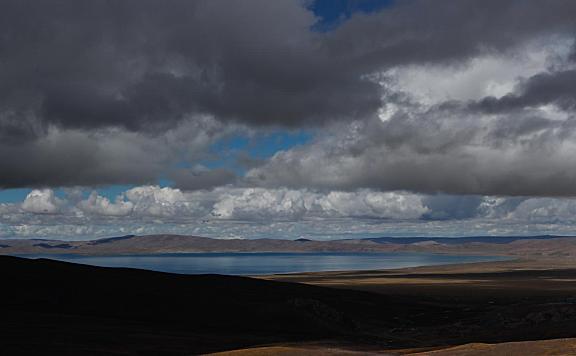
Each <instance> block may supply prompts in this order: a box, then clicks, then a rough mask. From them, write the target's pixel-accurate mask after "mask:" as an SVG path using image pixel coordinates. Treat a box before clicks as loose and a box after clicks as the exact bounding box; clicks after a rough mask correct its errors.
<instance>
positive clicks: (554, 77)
mask: <svg viewBox="0 0 576 356" xmlns="http://www.w3.org/2000/svg"><path fill="white" fill-rule="evenodd" d="M549 104H554V105H556V106H557V107H559V108H561V109H562V110H565V111H568V112H573V111H574V109H576V70H564V71H557V72H551V73H541V74H538V75H535V76H533V77H531V78H529V79H528V80H526V81H525V82H524V83H522V85H520V87H519V88H518V92H516V93H512V94H508V95H506V96H504V97H502V98H498V99H497V98H494V97H488V98H484V99H483V100H481V101H479V102H478V103H474V104H472V105H471V108H472V109H474V110H482V111H485V112H488V113H498V112H506V111H512V110H521V109H525V108H533V107H538V106H542V105H549Z"/></svg>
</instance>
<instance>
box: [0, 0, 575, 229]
mask: <svg viewBox="0 0 576 356" xmlns="http://www.w3.org/2000/svg"><path fill="white" fill-rule="evenodd" d="M574 13H576V2H574V1H572V0H547V1H541V0H444V1H435V0H395V1H392V0H386V1H385V0H306V1H304V0H275V1H269V0H171V1H170V4H169V5H168V4H167V3H166V2H164V1H159V0H110V1H96V2H95V1H91V0H74V1H72V0H45V1H41V2H38V1H28V0H24V1H23V0H0V34H1V35H0V238H60V239H67V240H69V239H91V238H96V237H103V236H116V235H122V234H156V233H176V234H188V235H200V236H209V237H217V238H263V237H270V238H300V237H307V238H315V239H322V240H324V239H325V240H328V239H338V238H361V237H373V236H467V235H537V234H561V235H570V234H575V233H576V229H575V228H576V201H575V200H574V196H575V195H576V118H575V113H576V42H575V39H576V38H575V33H576V22H574V18H573V17H574V16H573V14H574Z"/></svg>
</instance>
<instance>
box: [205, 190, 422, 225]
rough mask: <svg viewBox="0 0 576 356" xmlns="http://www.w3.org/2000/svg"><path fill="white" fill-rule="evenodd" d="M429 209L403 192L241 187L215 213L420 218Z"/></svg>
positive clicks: (263, 217) (229, 216) (248, 217)
mask: <svg viewBox="0 0 576 356" xmlns="http://www.w3.org/2000/svg"><path fill="white" fill-rule="evenodd" d="M426 211H427V209H426V208H425V207H424V206H423V204H422V198H421V197H420V196H418V195H415V194H409V193H401V192H387V193H382V192H373V191H369V190H363V191H359V192H355V193H350V192H329V193H316V192H311V191H308V190H290V189H264V188H252V189H238V190H233V191H230V192H229V193H225V194H223V195H222V196H221V197H220V199H219V200H218V201H217V202H216V204H215V205H214V210H213V215H215V216H217V217H220V218H224V219H239V220H242V219H246V220H266V219H285V220H297V219H301V218H304V217H328V218H333V217H367V218H383V219H418V218H419V217H420V216H422V214H424V213H425V212H426Z"/></svg>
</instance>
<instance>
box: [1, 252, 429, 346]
mask: <svg viewBox="0 0 576 356" xmlns="http://www.w3.org/2000/svg"><path fill="white" fill-rule="evenodd" d="M0 270H1V271H2V275H3V281H2V292H1V293H0V315H1V322H0V335H2V341H1V345H0V348H1V350H2V354H6V355H17V354H60V355H62V354H70V355H100V354H117V355H127V354H129V355H132V354H139V355H190V354H197V353H202V352H210V351H219V350H227V349H234V348H239V347H245V346H251V345H260V344H267V343H278V342H291V341H307V340H338V341H345V342H352V343H368V344H372V345H378V344H380V343H382V345H384V344H386V343H387V342H389V341H390V340H389V338H388V337H386V334H387V332H386V330H389V329H391V328H393V327H394V324H396V323H395V322H394V318H393V316H392V315H395V316H396V317H403V318H406V317H407V316H408V314H410V313H412V312H422V311H423V309H422V308H421V307H418V306H417V305H415V306H414V307H413V308H412V309H411V310H404V311H402V312H401V313H398V310H396V309H397V307H398V303H397V302H395V301H394V300H393V299H392V298H388V297H382V296H379V295H376V294H372V293H367V292H357V291H347V290H336V289H329V288H322V287H316V286H308V285H303V284H295V283H284V282H271V281H264V280H258V279H251V278H243V277H232V276H221V275H196V276H191V275H173V274H167V273H158V272H152V271H143V270H133V269H112V268H98V267H89V266H84V265H76V264H70V263H63V262H56V261H52V260H46V259H39V260H29V259H22V258H16V257H0ZM402 303H403V302H402ZM419 308H420V309H419ZM395 310H396V311H395Z"/></svg>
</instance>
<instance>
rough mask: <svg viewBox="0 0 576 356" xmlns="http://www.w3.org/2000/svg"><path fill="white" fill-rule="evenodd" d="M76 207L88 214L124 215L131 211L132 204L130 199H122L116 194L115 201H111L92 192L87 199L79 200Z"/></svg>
mask: <svg viewBox="0 0 576 356" xmlns="http://www.w3.org/2000/svg"><path fill="white" fill-rule="evenodd" d="M77 207H78V209H80V210H82V211H83V212H85V213H89V214H96V215H104V216H126V215H129V214H130V213H131V212H132V209H133V208H134V204H133V203H132V202H130V201H124V200H123V199H122V197H121V196H118V197H117V198H116V201H115V202H114V203H112V202H110V200H109V199H108V198H105V197H101V196H99V195H98V193H96V192H92V193H91V194H90V196H89V197H88V199H86V200H82V201H80V202H79V203H78V205H77Z"/></svg>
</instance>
